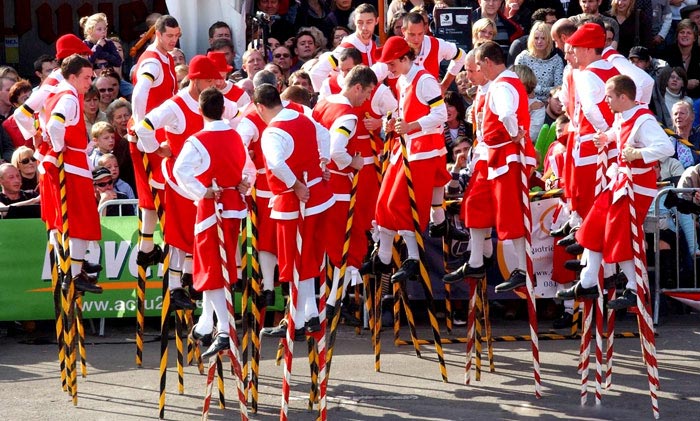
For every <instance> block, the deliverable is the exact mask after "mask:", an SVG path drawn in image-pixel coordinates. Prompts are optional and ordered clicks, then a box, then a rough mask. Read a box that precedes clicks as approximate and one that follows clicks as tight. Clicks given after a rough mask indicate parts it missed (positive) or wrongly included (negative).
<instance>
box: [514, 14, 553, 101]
mask: <svg viewBox="0 0 700 421" xmlns="http://www.w3.org/2000/svg"><path fill="white" fill-rule="evenodd" d="M551 32H552V27H551V25H548V24H546V23H544V22H540V21H538V22H535V24H534V25H533V26H532V31H530V35H529V36H528V39H527V50H525V51H523V52H522V53H520V54H518V57H516V58H515V64H522V65H525V66H527V67H529V68H530V69H532V71H533V72H535V76H536V77H537V86H536V87H535V97H536V98H537V99H538V100H540V101H542V102H545V101H547V99H548V97H549V91H550V90H552V88H554V87H555V86H561V84H562V75H563V73H564V60H562V58H561V57H560V56H559V55H558V54H557V53H556V52H555V51H554V42H553V41H552V36H551Z"/></svg>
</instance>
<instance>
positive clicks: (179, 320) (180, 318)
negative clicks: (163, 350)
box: [175, 310, 185, 395]
mask: <svg viewBox="0 0 700 421" xmlns="http://www.w3.org/2000/svg"><path fill="white" fill-rule="evenodd" d="M184 313H185V312H184V310H176V311H175V349H176V350H177V361H176V362H175V364H176V368H177V393H179V394H181V395H182V394H184V393H185V373H184V369H183V366H182V362H183V360H184V359H185V353H184V347H183V341H182V335H181V333H182V331H183V329H182V325H183V324H184V318H185V315H184Z"/></svg>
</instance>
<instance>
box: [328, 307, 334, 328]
mask: <svg viewBox="0 0 700 421" xmlns="http://www.w3.org/2000/svg"><path fill="white" fill-rule="evenodd" d="M333 316H335V306H332V305H329V304H326V320H327V321H328V326H330V325H331V321H332V320H333Z"/></svg>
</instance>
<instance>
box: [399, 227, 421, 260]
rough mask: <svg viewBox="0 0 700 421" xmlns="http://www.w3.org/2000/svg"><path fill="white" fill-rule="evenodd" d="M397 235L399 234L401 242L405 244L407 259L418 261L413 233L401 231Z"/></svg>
mask: <svg viewBox="0 0 700 421" xmlns="http://www.w3.org/2000/svg"><path fill="white" fill-rule="evenodd" d="M399 234H401V237H402V238H403V242H404V243H406V251H407V252H408V259H414V260H420V251H418V241H417V240H416V234H415V233H414V232H413V231H402V232H400V233H399Z"/></svg>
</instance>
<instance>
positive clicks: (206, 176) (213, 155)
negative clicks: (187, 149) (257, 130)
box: [193, 129, 247, 222]
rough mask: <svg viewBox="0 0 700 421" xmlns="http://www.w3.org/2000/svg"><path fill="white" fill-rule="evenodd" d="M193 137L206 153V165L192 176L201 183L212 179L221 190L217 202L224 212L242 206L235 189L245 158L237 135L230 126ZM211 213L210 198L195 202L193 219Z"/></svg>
mask: <svg viewBox="0 0 700 421" xmlns="http://www.w3.org/2000/svg"><path fill="white" fill-rule="evenodd" d="M193 137H196V138H197V140H199V142H200V143H201V144H202V146H204V148H205V149H206V150H207V152H208V153H209V168H207V169H206V170H205V171H204V172H202V173H201V174H199V175H197V176H195V178H197V180H198V181H199V182H200V183H202V184H203V185H205V186H207V187H208V186H211V185H212V180H213V179H216V183H217V185H218V186H219V187H220V188H222V189H224V190H223V192H222V194H221V199H220V202H221V203H222V204H223V207H224V210H226V211H242V210H245V209H246V204H245V201H244V200H243V197H242V195H241V193H240V192H239V191H238V189H237V188H236V187H237V186H238V185H239V184H240V183H241V179H242V174H243V167H244V166H245V161H246V154H247V152H246V150H245V146H243V141H241V137H240V136H239V135H238V133H236V132H235V131H234V130H233V129H230V130H226V131H206V130H202V131H200V132H198V133H195V134H194V135H193ZM212 214H214V200H212V199H204V200H200V201H199V202H198V204H197V222H201V221H203V220H205V219H206V218H207V217H209V216H210V215H212Z"/></svg>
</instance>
